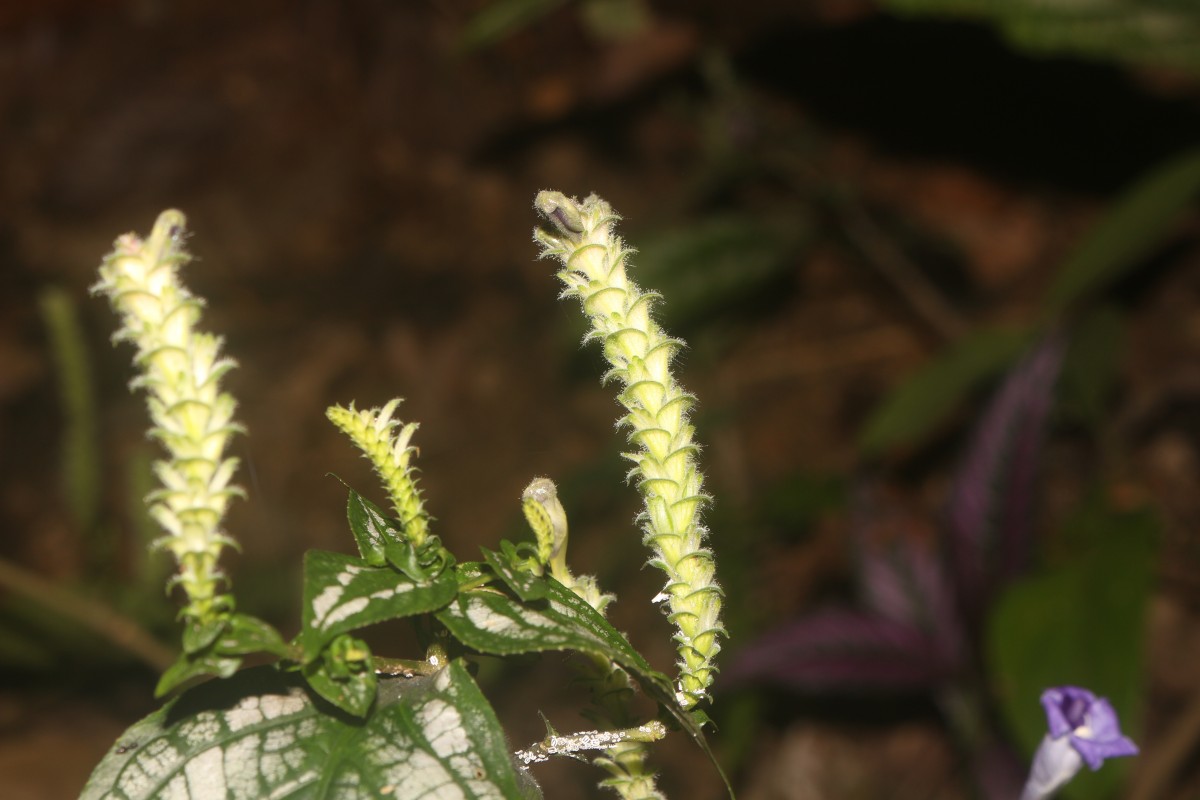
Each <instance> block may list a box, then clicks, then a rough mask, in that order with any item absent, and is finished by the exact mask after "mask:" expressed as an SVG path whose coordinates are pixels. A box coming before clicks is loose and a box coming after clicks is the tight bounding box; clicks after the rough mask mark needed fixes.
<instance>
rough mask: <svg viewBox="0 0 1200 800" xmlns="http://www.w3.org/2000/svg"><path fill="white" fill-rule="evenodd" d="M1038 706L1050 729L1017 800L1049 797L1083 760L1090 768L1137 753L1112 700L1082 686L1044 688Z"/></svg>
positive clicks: (1034, 799) (1075, 770)
mask: <svg viewBox="0 0 1200 800" xmlns="http://www.w3.org/2000/svg"><path fill="white" fill-rule="evenodd" d="M1042 708H1044V709H1045V710H1046V724H1047V726H1048V727H1049V729H1050V733H1049V734H1047V735H1046V736H1045V737H1044V738H1043V739H1042V744H1041V746H1039V747H1038V750H1037V753H1036V754H1035V755H1034V758H1033V766H1032V768H1031V769H1030V770H1029V780H1028V781H1026V783H1025V790H1024V791H1023V792H1022V793H1021V800H1043V798H1047V797H1049V796H1050V795H1052V794H1054V792H1056V791H1057V790H1058V788H1059V787H1060V786H1062V785H1063V784H1064V783H1067V782H1068V781H1070V780H1071V779H1072V778H1074V777H1075V774H1076V773H1077V772H1079V769H1080V767H1082V766H1083V764H1087V765H1088V767H1089V768H1090V769H1091V770H1092V771H1093V772H1094V771H1096V770H1098V769H1100V765H1101V764H1103V763H1104V760H1105V759H1106V758H1118V757H1120V756H1133V755H1137V752H1138V748H1137V745H1135V744H1134V743H1133V741H1132V740H1131V739H1130V738H1129V737H1127V736H1123V735H1122V734H1121V724H1120V722H1119V721H1118V720H1117V713H1116V711H1114V710H1113V707H1112V704H1111V703H1109V702H1108V700H1106V699H1104V698H1103V697H1096V695H1094V694H1092V693H1091V692H1089V691H1088V690H1087V689H1081V688H1079V687H1078V686H1059V687H1055V688H1053V689H1047V690H1046V691H1044V692H1042Z"/></svg>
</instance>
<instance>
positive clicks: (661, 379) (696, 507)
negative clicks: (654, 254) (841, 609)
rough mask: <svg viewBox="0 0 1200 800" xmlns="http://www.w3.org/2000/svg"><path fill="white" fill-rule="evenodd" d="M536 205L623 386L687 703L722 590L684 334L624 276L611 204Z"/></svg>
mask: <svg viewBox="0 0 1200 800" xmlns="http://www.w3.org/2000/svg"><path fill="white" fill-rule="evenodd" d="M534 208H535V209H536V210H537V211H538V212H539V213H540V214H541V215H542V216H543V217H545V218H546V220H547V222H548V223H549V224H550V226H551V228H550V229H537V230H535V231H534V241H536V242H538V243H539V244H540V245H541V246H542V256H543V257H545V256H554V257H556V258H558V259H559V261H561V262H562V264H563V266H564V269H562V270H561V271H560V272H559V273H558V277H559V279H560V280H562V282H563V283H564V284H565V285H566V290H565V291H564V292H563V296H564V297H576V298H578V299H579V301H580V303H581V304H582V305H583V311H584V313H585V314H586V315H587V317H588V318H589V320H590V321H591V324H592V330H591V332H590V333H589V334H588V336H587V339H588V340H593V339H594V340H597V341H599V342H600V343H601V346H602V348H603V350H604V357H605V358H606V359H607V360H608V362H609V364H610V365H612V369H611V370H610V371H609V372H608V374H607V375H606V376H605V381H608V380H610V379H613V378H615V379H617V380H619V381H620V383H621V385H622V391H621V394H620V395H619V396H618V400H619V401H620V403H621V405H622V406H624V407H625V410H626V412H627V413H626V415H625V417H624V418H623V419H622V420H621V423H620V424H621V425H624V426H626V427H628V428H629V429H630V433H629V440H630V441H631V442H632V443H634V444H635V445H636V446H637V448H638V449H637V451H636V452H633V453H627V454H626V457H627V458H629V459H630V460H631V461H633V463H634V467H633V469H632V470H631V471H630V477H635V478H637V486H638V490H639V491H640V492H641V494H642V498H643V500H644V501H645V509H644V511H643V513H642V514H641V515H640V517H639V521H640V522H641V523H642V531H643V533H644V534H645V542H646V544H647V545H648V546H649V547H650V548H651V550H652V551H653V553H654V555H653V557H652V558H651V560H650V563H651V564H653V565H654V566H656V567H658V568H659V569H661V570H663V571H664V572H665V573H666V574H667V585H666V587H665V589H664V590H663V593H662V595H660V597H662V598H664V599H665V600H666V601H667V603H668V607H669V611H670V614H669V616H670V619H671V621H672V622H673V623H674V624H675V626H676V627H677V628H678V632H677V633H676V635H675V641H676V644H677V646H678V652H679V670H680V672H679V682H678V686H677V689H678V693H677V697H678V699H679V702H680V704H681V705H683V706H684V707H685V708H691V707H693V706H695V705H696V704H697V703H699V702H701V701H703V700H704V699H705V698H706V697H707V695H708V687H709V686H710V685H711V683H712V680H713V677H714V672H715V670H716V667H715V665H714V659H715V658H716V656H717V654H718V653H719V652H720V650H721V645H720V642H719V640H718V638H719V637H720V636H721V635H722V634H723V633H724V629H723V628H722V626H721V620H720V612H721V590H720V588H719V587H718V586H717V583H716V581H715V578H714V572H715V570H714V566H713V558H712V553H711V552H710V551H709V550H708V549H707V548H705V547H704V545H703V539H704V535H705V533H706V531H705V529H704V527H703V525H701V523H700V512H701V510H702V509H703V506H704V505H705V503H706V502H707V501H708V498H707V497H706V496H705V495H704V493H703V491H702V482H703V476H702V475H701V474H700V470H699V468H698V467H697V464H696V450H697V448H696V445H695V444H693V442H692V434H693V429H692V426H691V424H689V422H688V410H689V409H690V407H691V405H692V397H691V396H690V395H688V394H687V393H686V392H684V391H683V389H681V388H680V386H679V384H678V383H676V381H675V377H674V376H673V375H672V373H671V359H672V357H673V356H674V354H675V352H676V351H677V350H678V349H679V347H680V344H681V343H680V342H679V341H678V340H676V339H672V338H670V337H668V336H667V335H666V334H665V333H664V332H663V330H662V328H660V327H659V325H658V323H657V322H655V320H654V318H653V316H652V315H651V307H652V306H653V304H654V302H655V300H656V299H657V296H656V295H654V294H653V293H649V292H644V291H642V290H641V289H639V288H638V286H637V285H636V284H634V283H633V282H632V281H630V280H629V278H628V277H627V276H626V274H625V266H626V261H627V259H628V257H629V255H630V252H631V251H630V250H628V249H626V247H625V245H624V243H623V242H622V241H621V239H620V238H619V237H618V236H617V235H616V234H615V233H614V227H615V225H616V222H617V220H618V217H617V215H616V214H615V213H613V210H612V208H611V207H610V206H609V204H608V203H606V202H605V201H603V200H601V199H600V198H598V197H596V196H595V195H592V196H590V197H588V198H587V199H586V200H584V201H583V202H582V203H581V202H579V201H577V200H575V199H573V198H568V197H567V196H566V195H563V194H561V193H559V192H540V193H539V194H538V196H537V199H536V200H535V201H534Z"/></svg>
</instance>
